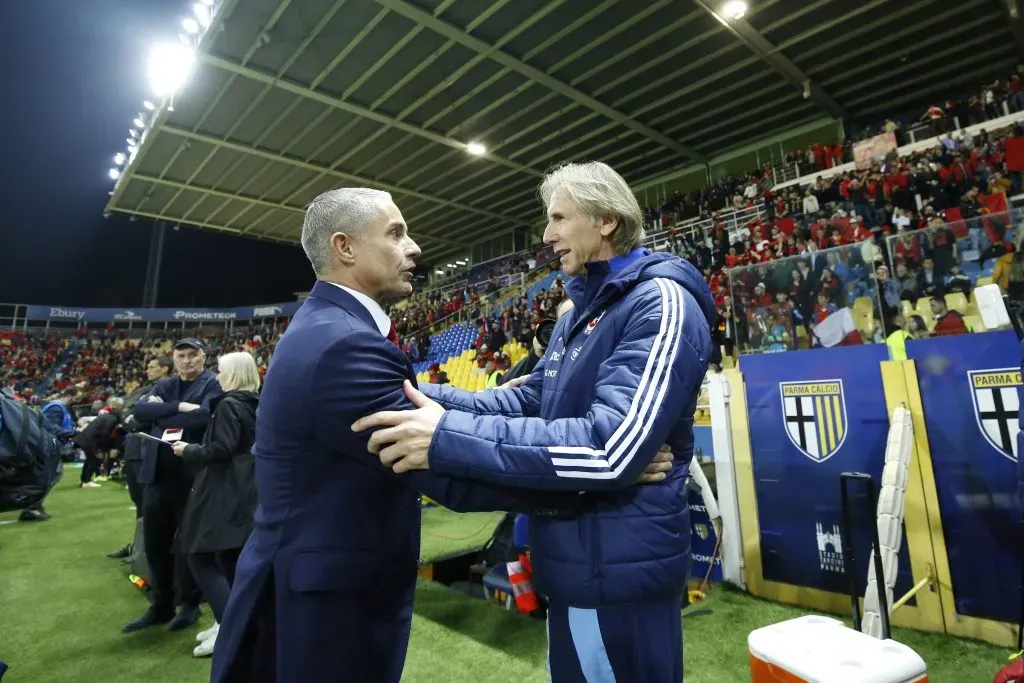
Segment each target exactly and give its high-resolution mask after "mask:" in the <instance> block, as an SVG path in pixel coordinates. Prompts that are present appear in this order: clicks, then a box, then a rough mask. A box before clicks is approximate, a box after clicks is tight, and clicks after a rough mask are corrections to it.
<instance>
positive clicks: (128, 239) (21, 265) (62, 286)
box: [0, 0, 313, 307]
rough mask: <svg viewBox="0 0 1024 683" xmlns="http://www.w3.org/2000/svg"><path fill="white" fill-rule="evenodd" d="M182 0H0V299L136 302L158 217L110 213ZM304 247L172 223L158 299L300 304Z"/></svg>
mask: <svg viewBox="0 0 1024 683" xmlns="http://www.w3.org/2000/svg"><path fill="white" fill-rule="evenodd" d="M189 7H190V3H189V2H184V1H182V0H0V63H2V64H3V65H4V70H3V77H2V78H3V83H2V87H3V90H2V93H3V94H2V96H0V99H2V101H3V103H4V106H2V107H0V131H2V133H0V135H2V140H3V142H2V146H0V178H2V184H3V192H2V193H0V197H2V198H3V207H2V209H0V303H33V304H63V305H77V306H111V307H121V306H139V305H140V304H141V302H142V291H143V286H144V282H145V271H146V260H147V256H148V252H149V239H150V233H151V231H152V223H151V221H149V220H145V219H139V220H137V221H134V222H132V221H129V220H128V218H127V217H125V216H119V215H114V216H111V217H110V218H109V219H104V218H103V207H104V205H105V204H106V200H107V193H108V192H109V191H110V190H111V189H112V188H113V182H112V181H111V180H110V179H109V177H108V176H107V172H108V170H109V169H110V167H111V166H112V164H113V161H112V159H113V155H114V154H115V153H117V152H120V151H123V150H124V147H125V144H124V143H125V138H126V137H127V136H128V129H129V127H130V125H131V120H132V119H133V118H134V116H135V115H136V113H137V112H138V111H139V110H140V107H141V105H142V101H143V100H144V99H146V98H147V97H149V94H148V92H147V85H146V73H145V64H146V55H147V52H148V49H149V46H150V45H151V44H153V43H155V42H158V41H161V40H163V41H167V40H174V39H175V38H176V36H177V33H178V27H179V26H180V22H181V19H182V17H184V16H186V12H187V9H188V8H189ZM312 282H313V275H312V272H311V271H310V268H309V264H308V262H307V261H306V259H305V256H304V255H303V253H302V250H301V249H299V248H298V247H288V246H283V245H276V244H270V243H264V242H258V241H255V240H249V239H242V238H237V237H232V236H226V235H220V234H217V233H212V232H207V231H200V230H194V229H189V228H185V227H183V228H181V229H180V230H178V231H175V230H172V229H171V228H168V230H167V237H166V240H165V242H164V262H163V270H162V277H161V280H160V290H159V301H158V305H162V306H235V305H244V304H253V303H271V302H277V301H288V300H293V299H294V296H293V292H296V291H302V290H307V289H309V287H310V286H311V285H312Z"/></svg>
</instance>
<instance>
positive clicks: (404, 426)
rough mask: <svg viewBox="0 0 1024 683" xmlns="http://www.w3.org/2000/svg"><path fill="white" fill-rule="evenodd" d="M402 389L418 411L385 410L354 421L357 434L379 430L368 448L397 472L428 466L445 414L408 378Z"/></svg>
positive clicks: (353, 426)
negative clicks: (432, 444) (431, 448)
mask: <svg viewBox="0 0 1024 683" xmlns="http://www.w3.org/2000/svg"><path fill="white" fill-rule="evenodd" d="M403 388H404V389H405V395H406V396H407V397H408V399H409V400H410V401H411V402H412V404H413V405H414V406H416V410H384V411H381V412H379V413H374V414H373V415H367V416H366V417H363V418H360V419H358V420H356V421H355V422H353V423H352V431H353V432H357V433H358V432H362V431H365V430H367V429H377V431H376V432H374V433H373V434H372V435H371V436H370V441H369V444H368V445H367V448H368V450H369V451H370V452H371V453H373V454H374V455H378V456H380V461H381V462H382V463H383V464H384V466H385V467H390V468H391V469H392V470H393V471H394V472H395V473H396V474H401V473H403V472H409V471H411V470H425V469H429V467H430V463H429V462H428V459H427V456H428V452H429V450H430V442H431V440H433V438H434V430H436V429H437V423H438V422H440V421H441V416H442V415H444V408H442V407H441V406H440V405H439V404H438V403H435V402H434V401H432V400H430V399H429V398H427V397H426V396H425V395H424V394H422V393H421V392H419V391H418V390H417V389H415V388H413V386H412V382H410V381H409V380H406V381H405V384H404V385H403Z"/></svg>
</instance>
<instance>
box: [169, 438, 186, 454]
mask: <svg viewBox="0 0 1024 683" xmlns="http://www.w3.org/2000/svg"><path fill="white" fill-rule="evenodd" d="M186 448H188V444H187V443H185V442H184V441H175V442H174V443H172V444H171V450H172V451H174V454H175V455H177V456H178V457H181V455H182V454H184V453H185V449H186Z"/></svg>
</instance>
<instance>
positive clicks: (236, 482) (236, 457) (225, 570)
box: [173, 352, 260, 657]
mask: <svg viewBox="0 0 1024 683" xmlns="http://www.w3.org/2000/svg"><path fill="white" fill-rule="evenodd" d="M217 365H218V369H219V371H220V374H219V375H218V380H219V381H220V386H221V388H222V389H223V390H224V392H225V393H223V394H221V395H220V396H218V397H216V398H214V399H213V400H212V401H211V402H210V411H211V412H212V413H213V416H212V417H211V419H210V426H209V427H207V428H206V434H204V435H203V441H202V443H201V444H190V443H186V442H184V441H179V442H177V443H175V444H174V446H173V449H174V454H175V455H177V456H179V457H180V458H181V459H182V461H183V462H184V463H185V464H186V465H190V466H193V467H194V468H196V478H195V481H194V483H193V486H192V494H191V495H190V496H189V499H188V504H187V505H186V506H185V514H184V516H183V518H182V521H181V527H180V529H179V532H178V542H179V543H180V545H181V550H182V552H185V553H187V554H188V566H189V569H191V570H192V576H194V577H195V579H196V583H198V584H199V588H200V590H201V591H202V593H203V596H204V597H205V598H206V601H207V602H208V603H209V605H210V609H211V610H212V611H213V615H214V617H215V618H216V619H217V623H220V620H221V617H222V616H223V614H224V609H225V608H226V607H227V604H228V597H229V596H230V595H231V583H232V581H233V579H234V575H235V563H236V562H237V561H238V556H239V554H241V552H242V547H243V546H244V545H245V542H246V540H247V539H248V538H249V533H250V532H251V531H252V517H253V513H254V512H255V510H256V486H255V482H254V479H253V457H252V453H251V452H250V449H251V448H252V445H253V442H254V440H255V436H256V406H257V404H258V403H259V394H257V393H256V392H258V391H259V388H260V374H259V370H258V369H257V368H256V362H255V361H254V360H253V357H252V356H251V355H249V354H248V353H245V352H240V353H229V354H226V355H224V356H221V357H220V359H219V360H218V363H217ZM218 630H219V629H218V626H216V625H215V626H214V627H213V628H211V629H209V630H207V631H203V632H202V633H200V634H199V636H198V637H197V640H199V645H197V646H196V648H195V649H194V650H193V651H192V654H193V655H194V656H196V657H208V656H210V655H211V654H213V647H214V643H215V642H216V640H217V632H218Z"/></svg>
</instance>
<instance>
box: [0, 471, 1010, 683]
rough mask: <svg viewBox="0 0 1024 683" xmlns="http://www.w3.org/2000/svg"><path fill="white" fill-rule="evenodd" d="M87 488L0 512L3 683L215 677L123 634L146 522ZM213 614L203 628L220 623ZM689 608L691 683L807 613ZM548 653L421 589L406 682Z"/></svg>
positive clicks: (970, 659) (539, 668)
mask: <svg viewBox="0 0 1024 683" xmlns="http://www.w3.org/2000/svg"><path fill="white" fill-rule="evenodd" d="M77 479H78V477H77V476H74V474H73V471H71V472H69V473H68V476H66V477H65V479H64V481H63V482H62V483H61V484H60V485H59V486H58V488H57V489H56V490H55V491H54V492H53V493H52V494H51V495H50V497H49V499H48V501H47V509H48V510H49V511H50V513H51V514H52V515H53V519H52V520H50V521H48V522H44V523H35V524H28V523H17V522H13V523H7V522H11V521H12V520H14V519H16V518H17V515H16V514H14V513H7V514H2V515H0V660H3V661H5V662H6V663H7V664H8V665H10V667H11V669H10V671H9V672H8V673H7V675H6V676H4V683H65V682H66V683H82V682H84V681H90V682H91V681H102V682H103V683H138V681H160V682H161V683H186V682H187V683H198V682H201V681H205V680H208V676H209V667H210V664H209V660H196V659H193V658H192V657H191V649H192V646H193V639H194V634H195V631H194V630H193V631H188V632H185V633H177V634H175V633H168V632H166V631H164V630H162V629H154V630H150V631H148V632H142V633H137V634H133V635H130V636H126V635H122V634H121V632H120V628H121V626H122V625H123V624H124V623H126V622H127V621H128V620H130V619H131V618H133V617H135V616H137V615H138V614H140V613H141V612H142V611H143V610H144V609H145V607H146V600H145V598H144V597H143V595H142V594H141V593H140V592H139V591H137V590H136V589H135V588H134V587H133V586H132V585H131V584H130V583H129V581H128V579H127V578H126V576H127V573H126V571H124V569H123V568H122V567H121V565H119V564H118V563H117V562H116V561H115V560H109V559H107V558H105V557H104V553H105V552H107V551H110V550H114V549H115V548H118V547H120V546H121V545H122V544H123V543H124V542H125V541H127V540H129V538H130V536H131V534H132V530H133V528H134V523H135V516H134V513H133V511H132V508H131V502H130V500H129V499H128V494H127V493H126V492H125V491H124V490H123V488H122V487H121V486H118V485H117V484H115V483H107V484H105V485H104V486H103V488H101V489H85V490H82V489H78V488H76V487H75V486H74V484H75V482H76V481H77ZM498 518H499V516H498V515H490V514H478V515H456V514H454V513H451V512H449V511H447V510H443V509H431V510H427V511H426V512H425V515H424V534H423V556H424V557H425V558H429V557H440V556H444V555H448V554H451V553H453V552H456V551H459V550H462V549H465V548H473V547H478V546H479V545H481V544H482V543H483V541H485V540H486V539H487V538H488V536H489V535H490V531H491V529H492V528H493V526H494V524H495V523H496V522H497V520H498ZM698 610H699V612H698ZM705 611H709V612H710V613H705ZM204 612H205V615H204V618H203V621H202V624H201V626H202V627H203V628H205V627H207V626H209V625H210V623H211V621H210V620H211V617H210V614H209V610H205V608H204ZM687 612H694V615H693V616H692V617H687V618H686V619H685V621H684V633H685V650H684V651H685V657H686V680H687V682H688V683H729V682H731V681H746V680H749V676H748V673H747V672H748V664H747V649H746V637H747V634H748V633H749V632H750V631H751V630H753V629H755V628H758V627H760V626H765V625H767V624H772V623H775V622H777V621H781V620H783V619H787V618H791V617H794V616H798V615H801V614H804V613H805V612H804V610H800V609H797V608H794V607H787V606H784V605H777V604H774V603H770V602H766V601H763V600H759V599H757V598H753V597H751V596H748V595H745V594H743V593H740V592H738V591H734V590H730V589H727V588H716V589H715V590H713V591H712V593H711V595H709V597H708V598H707V599H706V600H704V601H703V602H701V603H700V604H699V605H697V606H695V607H691V608H688V609H687ZM894 637H895V638H896V639H897V640H900V641H902V642H904V643H906V644H908V645H910V646H911V647H913V648H914V649H915V650H917V652H919V653H920V654H921V656H922V657H924V659H925V661H926V662H927V663H928V667H929V672H928V673H929V680H931V681H933V682H938V683H947V682H948V683H974V682H975V681H976V682H978V683H982V682H987V681H990V680H992V675H993V674H994V672H995V671H996V670H997V669H998V668H999V667H1000V666H1002V664H1003V663H1004V662H1005V661H1006V654H1007V653H1006V652H1005V651H1004V650H1002V649H1000V648H996V647H992V646H989V645H985V644H982V643H975V642H970V641H965V640H959V639H956V638H950V637H946V636H939V635H933V634H924V633H918V632H915V631H908V630H904V629H896V631H895V633H894ZM544 650H545V635H544V624H543V623H542V622H537V621H534V620H531V619H529V618H527V617H524V616H521V615H518V614H508V613H506V612H505V611H504V610H502V609H501V608H500V607H499V606H498V605H495V604H490V603H486V602H484V601H483V600H479V599H473V598H469V597H467V596H465V595H463V594H461V593H458V592H456V591H454V590H451V589H449V588H446V587H444V586H442V585H439V584H435V583H431V582H422V583H421V585H420V587H419V591H418V593H417V597H416V616H415V620H414V623H413V632H412V642H411V644H410V648H409V656H408V660H407V662H406V667H405V676H404V680H407V681H411V682H420V681H423V682H428V681H429V682H434V681H446V682H450V683H458V682H460V681H466V682H470V681H472V683H490V682H492V681H493V682H494V683H499V682H500V683H505V682H507V681H512V680H514V681H519V682H522V683H527V682H532V681H545V680H547V678H546V675H545V669H544V660H545V652H544Z"/></svg>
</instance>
